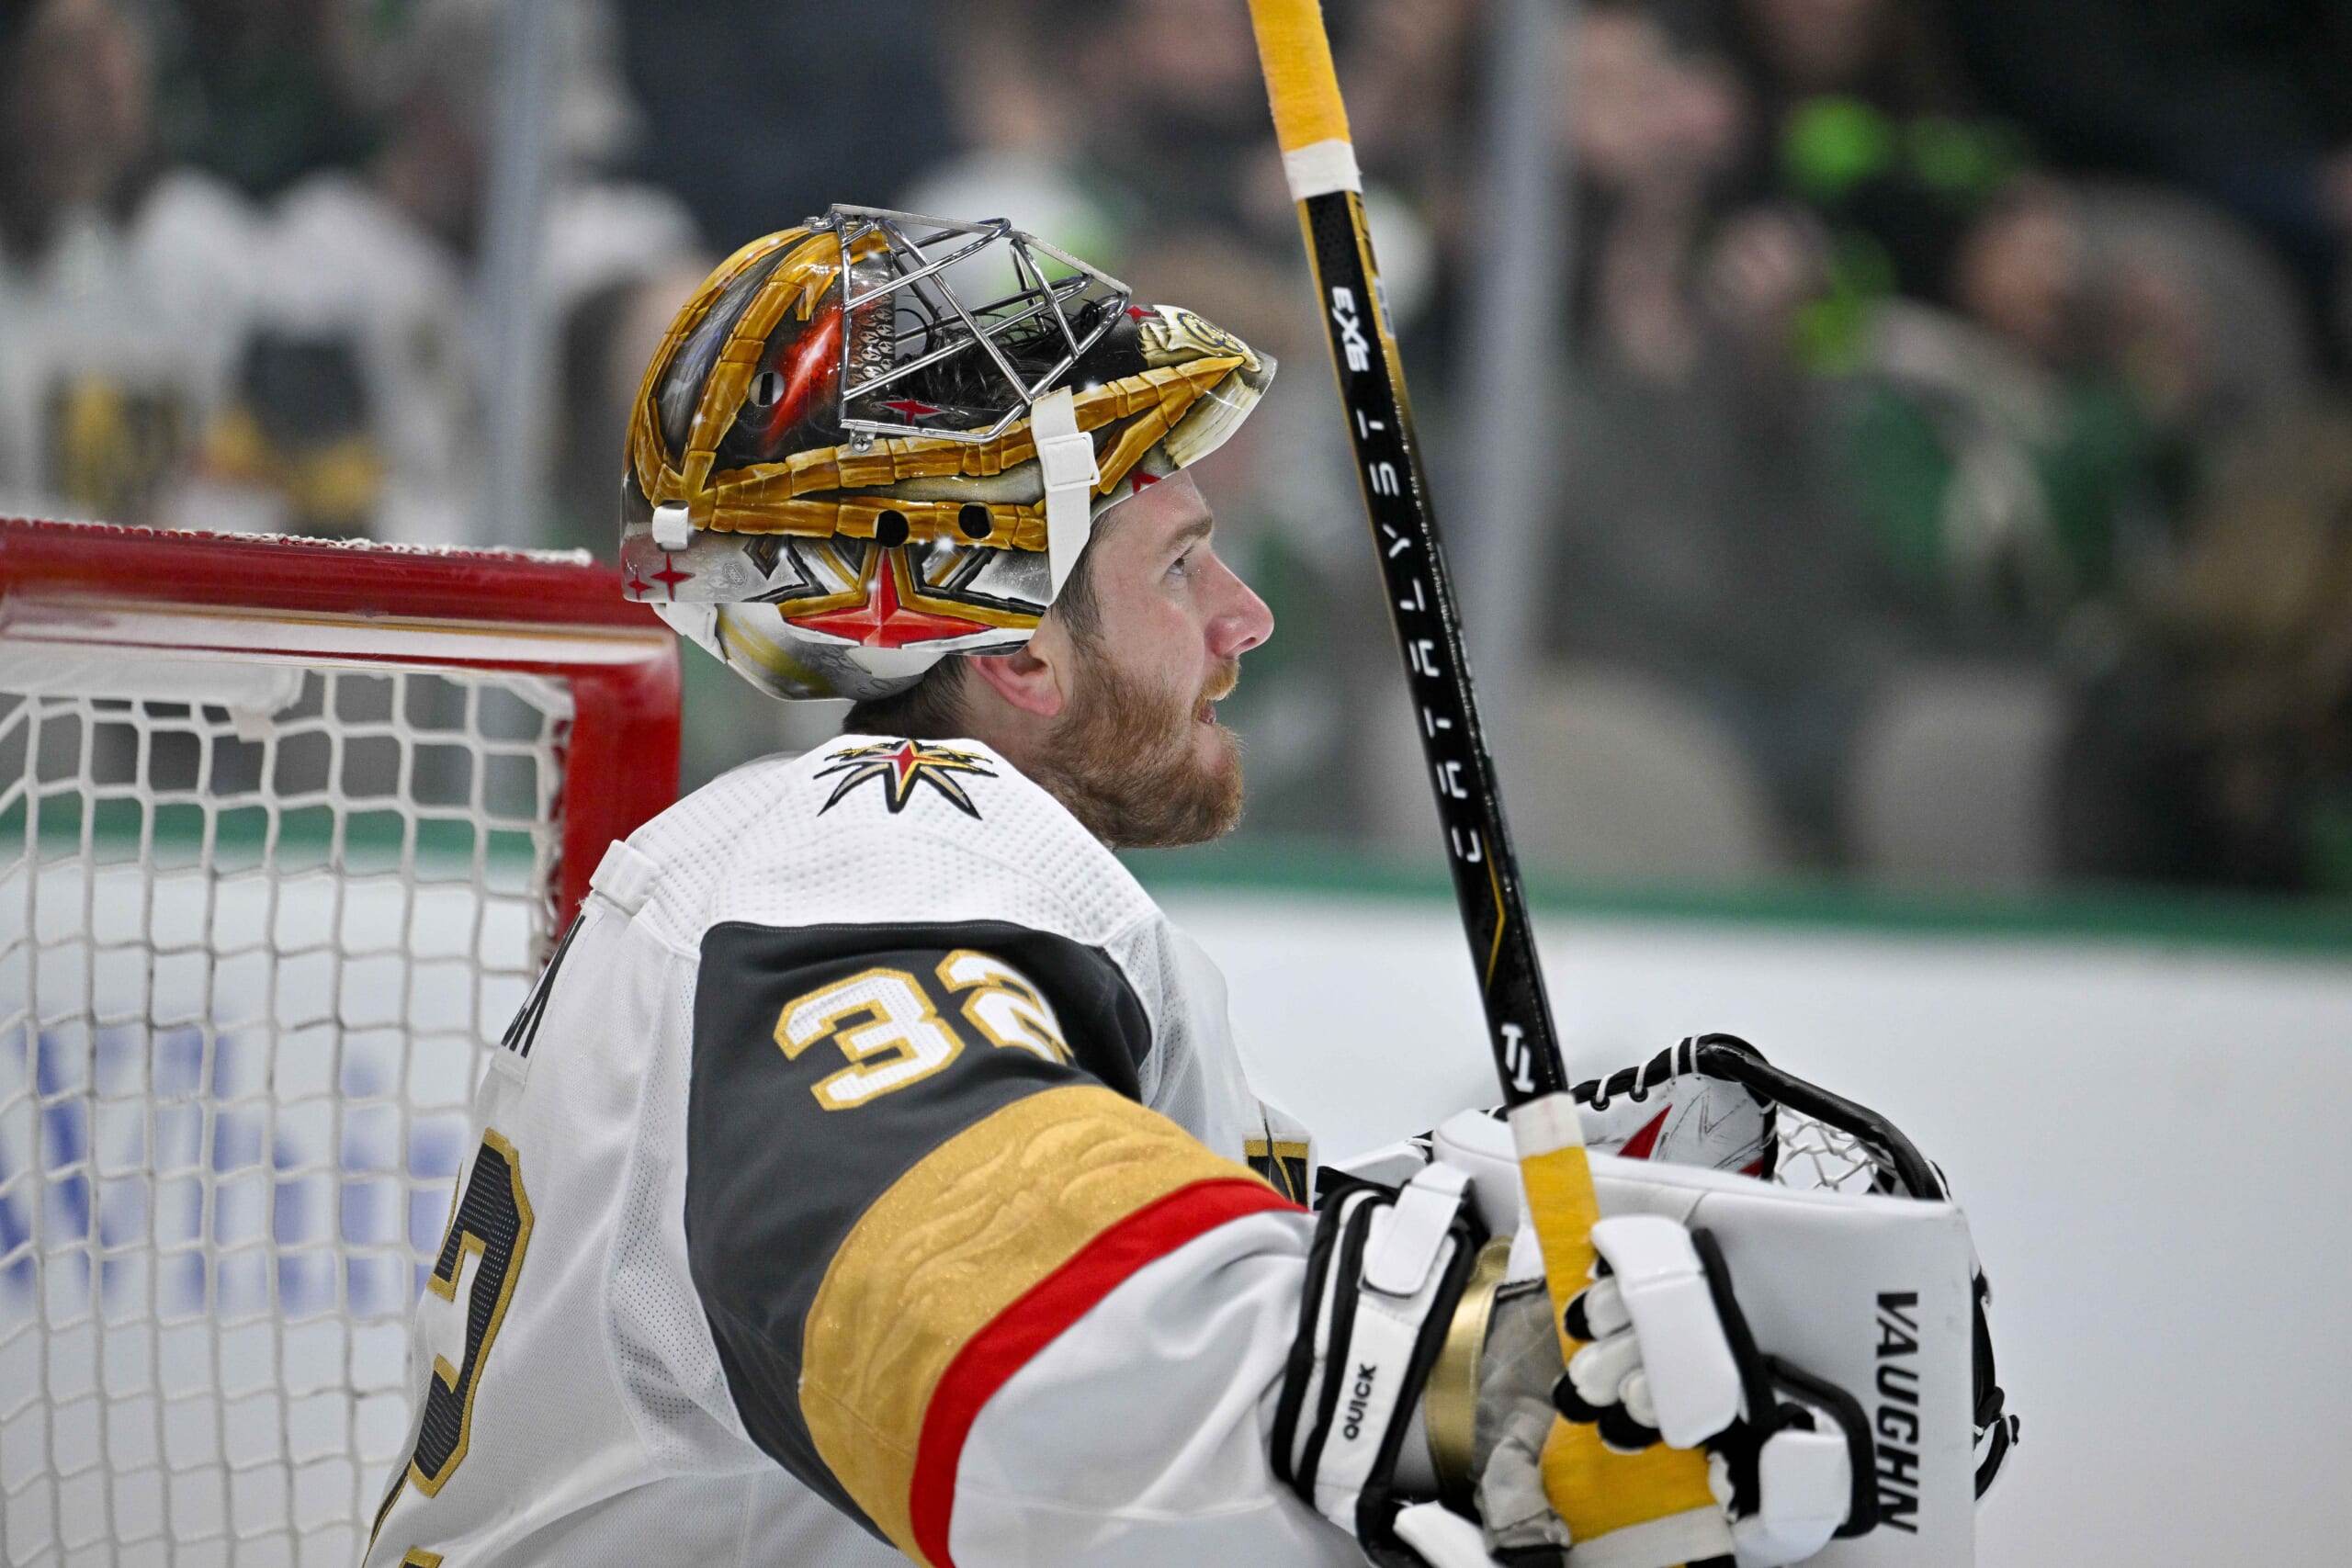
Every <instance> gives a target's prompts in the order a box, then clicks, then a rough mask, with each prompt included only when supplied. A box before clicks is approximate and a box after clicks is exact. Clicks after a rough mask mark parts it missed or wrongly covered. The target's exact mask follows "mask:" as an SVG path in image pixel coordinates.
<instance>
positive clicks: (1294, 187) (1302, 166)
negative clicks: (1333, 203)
mask: <svg viewBox="0 0 2352 1568" xmlns="http://www.w3.org/2000/svg"><path fill="white" fill-rule="evenodd" d="M1283 175H1284V177H1286V178H1287V179H1288V180H1289V181H1290V197H1291V199H1292V200H1293V201H1305V200H1306V198H1307V197H1310V196H1329V195H1330V194H1331V193H1332V192H1333V191H1335V190H1362V189H1363V172H1362V171H1360V170H1359V169H1357V167H1356V150H1355V148H1354V147H1353V146H1352V145H1351V144H1350V143H1348V142H1345V141H1338V140H1336V139H1335V140H1333V141H1314V142H1309V143H1308V144H1307V145H1306V146H1304V147H1302V148H1300V149H1299V150H1298V151H1297V152H1285V153H1283Z"/></svg>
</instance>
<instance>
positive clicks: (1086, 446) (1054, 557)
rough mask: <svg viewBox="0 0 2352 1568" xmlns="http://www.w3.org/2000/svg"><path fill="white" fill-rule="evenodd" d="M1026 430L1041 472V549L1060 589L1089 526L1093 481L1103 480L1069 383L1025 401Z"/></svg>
mask: <svg viewBox="0 0 2352 1568" xmlns="http://www.w3.org/2000/svg"><path fill="white" fill-rule="evenodd" d="M1029 435H1030V439H1031V440H1033V441H1034V442H1035V443H1036V446H1037V466H1038V468H1040V469H1041V470H1043V472H1044V474H1045V477H1046V561H1047V564H1048V566H1049V567H1050V569H1051V570H1052V573H1053V585H1054V592H1055V593H1056V594H1059V593H1060V592H1061V591H1062V584H1063V582H1064V581H1068V579H1069V574H1070V573H1071V571H1073V570H1076V568H1077V566H1078V558H1079V556H1080V554H1082V553H1083V552H1084V551H1085V549H1086V539H1087V536H1088V535H1089V534H1090V533H1091V532H1092V530H1093V526H1094V487H1095V486H1096V485H1098V484H1100V483H1102V481H1103V471H1102V469H1101V468H1097V467H1096V466H1095V462H1094V438H1093V437H1092V436H1091V435H1088V434H1086V433H1085V432H1083V431H1081V430H1080V429H1079V428H1078V409H1077V406H1076V404H1075V402H1074V400H1072V398H1071V396H1070V389H1069V388H1068V387H1059V388H1057V389H1054V390H1053V391H1050V392H1047V393H1046V395H1045V396H1044V397H1042V398H1039V399H1038V400H1036V401H1035V402H1033V403H1031V404H1030V405H1029Z"/></svg>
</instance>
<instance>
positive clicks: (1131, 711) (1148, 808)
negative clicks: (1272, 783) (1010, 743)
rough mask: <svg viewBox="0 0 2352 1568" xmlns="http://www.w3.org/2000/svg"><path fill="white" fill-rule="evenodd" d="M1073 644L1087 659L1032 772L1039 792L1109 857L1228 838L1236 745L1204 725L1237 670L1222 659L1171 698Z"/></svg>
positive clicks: (1103, 652)
mask: <svg viewBox="0 0 2352 1568" xmlns="http://www.w3.org/2000/svg"><path fill="white" fill-rule="evenodd" d="M1079 640H1080V642H1081V644H1082V646H1083V647H1084V649H1085V652H1086V653H1087V654H1088V656H1089V657H1087V658H1085V659H1082V660H1080V661H1079V669H1080V671H1082V673H1081V675H1080V680H1079V683H1078V689H1077V691H1076V693H1075V694H1073V696H1072V698H1071V701H1070V705H1069V713H1068V714H1067V715H1066V716H1065V717H1064V718H1063V720H1062V723H1061V727H1060V729H1059V731H1058V732H1057V734H1056V736H1055V737H1054V743H1053V744H1052V745H1051V746H1050V747H1048V748H1047V749H1046V753H1045V755H1044V756H1042V757H1040V758H1038V759H1036V760H1035V761H1033V762H1032V764H1031V767H1030V772H1031V773H1033V774H1034V775H1035V777H1036V781H1037V783H1038V784H1042V785H1044V786H1045V788H1046V790H1047V791H1048V792H1049V793H1050V794H1052V795H1054V797H1055V798H1056V799H1057V800H1059V801H1060V802H1061V803H1062V804H1063V805H1064V806H1066V807H1069V812H1070V815H1071V816H1073V817H1075V818H1078V819H1079V821H1080V823H1081V824H1082V825H1083V826H1084V827H1085V829H1086V830H1087V831H1088V832H1090V833H1092V834H1093V835H1094V836H1095V837H1096V838H1098V839H1100V840H1103V842H1104V843H1106V844H1108V845H1110V846H1111V847H1112V848H1113V849H1126V850H1159V849H1175V848H1178V847H1180V846H1182V845H1185V844H1200V843H1205V842H1207V841H1208V840H1211V839H1214V838H1217V837H1219V836H1220V835H1222V834H1225V833H1227V832H1230V831H1231V830H1232V829H1233V825H1234V824H1235V823H1236V822H1238V821H1239V820H1240V819H1241V739H1240V737H1238V736H1237V735H1236V734H1234V733H1233V731H1232V730H1230V729H1227V728H1226V727H1225V726H1223V725H1221V724H1219V723H1217V722H1216V718H1215V717H1214V716H1205V717H1204V715H1208V705H1209V704H1211V703H1213V702H1216V700H1217V699H1218V698H1220V697H1223V696H1224V695H1225V694H1227V693H1228V692H1230V691H1232V690H1233V687H1234V684H1235V682H1237V681H1238V680H1239V679H1240V675H1241V666H1240V662H1239V661H1238V660H1227V661H1226V662H1225V663H1224V664H1222V665H1220V666H1219V667H1218V668H1217V670H1216V672H1215V673H1214V674H1212V675H1211V676H1210V677H1209V679H1208V681H1207V682H1205V683H1204V685H1203V686H1202V688H1201V689H1200V690H1199V691H1197V692H1192V693H1179V692H1171V691H1168V690H1166V689H1164V688H1161V687H1159V686H1156V685H1153V684H1152V683H1150V682H1147V681H1145V680H1143V679H1141V678H1140V677H1137V676H1136V675H1133V674H1130V673H1129V672H1127V671H1124V670H1122V669H1120V668H1119V667H1118V665H1117V663H1116V662H1115V660H1114V658H1113V656H1112V653H1111V650H1110V649H1108V648H1104V647H1102V646H1100V645H1097V644H1096V643H1094V642H1093V640H1092V639H1091V638H1085V637H1080V639H1079ZM1204 729H1205V730H1207V731H1208V733H1209V735H1210V738H1211V742H1212V743H1211V746H1210V748H1209V750H1210V755H1209V757H1208V758H1207V759H1206V760H1205V761H1204V759H1203V758H1202V756H1201V750H1202V747H1201V741H1200V736H1201V732H1202V731H1203V730H1204Z"/></svg>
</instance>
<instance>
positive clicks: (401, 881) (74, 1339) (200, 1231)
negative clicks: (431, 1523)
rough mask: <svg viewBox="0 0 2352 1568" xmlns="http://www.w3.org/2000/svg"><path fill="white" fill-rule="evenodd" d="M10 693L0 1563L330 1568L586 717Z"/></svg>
mask: <svg viewBox="0 0 2352 1568" xmlns="http://www.w3.org/2000/svg"><path fill="white" fill-rule="evenodd" d="M15 674H16V671H0V857H6V859H5V862H0V1563H5V1564H6V1568H22V1565H28V1564H35V1563H39V1564H44V1565H47V1564H58V1565H65V1564H81V1563H98V1562H124V1563H149V1562H153V1563H166V1562H168V1563H227V1562H237V1563H241V1564H242V1563H287V1564H294V1563H303V1564H309V1563H329V1562H332V1563H335V1564H347V1563H348V1562H352V1561H353V1560H354V1559H355V1558H356V1555H357V1550H358V1546H359V1543H360V1541H361V1540H362V1538H363V1535H364V1530H365V1521H366V1520H368V1518H370V1517H372V1516H373V1513H374V1510H375V1506H376V1504H377V1503H378V1502H379V1499H380V1493H381V1489H382V1487H383V1485H384V1483H385V1481H386V1478H387V1477H388V1476H389V1475H390V1472H391V1467H392V1465H393V1463H394V1462H395V1460H396V1458H397V1457H398V1455H399V1452H400V1450H401V1445H402V1443H403V1440H404V1438H405V1436H406V1429H407V1426H408V1416H409V1413H408V1408H407V1404H408V1401H407V1388H408V1384H409V1379H408V1374H407V1371H406V1366H405V1360H406V1351H407V1344H406V1338H407V1336H406V1322H407V1316H408V1312H409V1306H410V1303H412V1302H413V1299H414V1297H415V1294H416V1291H417V1289H418V1285H419V1282H420V1280H421V1279H422V1277H423V1271H424V1269H425V1268H426V1267H427V1266H428V1265H429V1262H430V1259H431V1256H432V1250H433V1248H434V1247H435V1244H436V1243H437V1241H438V1239H439V1233H440V1230H441V1228H442V1225H443V1224H444V1223H445V1221H446V1220H447V1215H448V1211H449V1201H450V1185H451V1179H452V1178H453V1176H454V1175H455V1173H456V1171H457V1169H458V1165H459V1163H460V1160H461V1159H462V1156H463V1155H464V1153H465V1140H466V1135H467V1127H468V1113H467V1103H468V1100H469V1097H470V1092H471V1086H472V1082H473V1079H474V1075H475V1069H476V1066H477V1063H478V1061H479V1054H480V1053H481V1051H482V1050H484V1049H485V1048H486V1047H487V1046H488V1045H489V1044H490V1043H493V1042H494V1041H495V1040H496V1039H497V1036H498V1033H499V1032H500V1031H501V1029H502V1028H503V1025H504V1023H505V1021H506V1019H507V1017H508V1016H509V1015H510V1014H511V1013H512V1012H513V1011H514V1010H515V1008H516V1007H517V1006H518V1005H519V1004H520V1002H521V1000H522V998H523V997H524V995H525V993H526V990H527V988H528V986H529V983H530V981H531V978H532V976H533V975H534V973H535V970H536V965H537V958H538V956H539V955H540V954H541V953H544V951H545V949H546V946H547V943H548V938H549V936H550V934H551V933H550V929H549V928H550V924H551V919H552V915H553V909H552V903H551V892H550V890H551V888H552V887H553V886H554V873H555V869H556V866H555V862H556V854H557V850H558V845H559V840H560V832H559V825H558V794H559V787H560V758H561V756H562V752H563V748H564V744H565V740H566V739H567V732H568V728H569V724H570V715H571V705H570V699H569V696H568V694H566V693H565V692H564V691H563V690H562V689H561V688H560V687H559V686H557V685H554V684H552V683H550V682H544V681H538V680H534V679H531V678H528V677H520V676H514V675H503V674H468V675H448V674H441V673H433V672H427V671H387V672H372V671H343V670H324V671H321V670H316V669H313V670H311V671H308V672H306V673H301V674H300V677H299V687H298V686H297V684H296V677H295V676H293V675H288V676H287V678H286V682H285V686H284V690H285V691H286V692H288V693H289V694H290V693H292V692H294V691H296V690H298V689H299V692H300V696H299V698H298V699H297V700H295V701H294V702H293V704H292V705H291V706H288V707H286V708H284V709H283V710H282V711H279V712H277V713H276V714H274V715H270V716H261V715H257V714H255V713H253V712H251V711H232V709H230V708H227V707H218V706H209V705H205V704H204V703H203V702H201V701H197V702H192V703H165V702H159V701H154V700H152V699H145V700H142V699H135V698H128V697H112V698H110V697H106V696H98V695H91V694H88V693H87V692H86V691H84V692H71V691H63V692H61V691H58V690H55V689H51V690H47V691H44V692H43V693H42V694H24V693H22V692H18V693H14V694H12V693H9V692H8V691H7V690H6V687H7V685H8V683H9V681H10V679H11V678H12V676H14V675H15ZM59 684H61V683H60V682H55V681H51V682H48V685H49V686H50V687H51V688H55V687H57V686H58V685H59ZM64 684H71V682H64ZM96 689H98V690H107V689H112V690H118V691H119V690H139V691H147V692H151V693H152V692H153V691H154V690H156V689H157V687H156V685H155V683H154V682H152V681H150V682H138V681H132V682H129V683H128V684H127V685H126V684H118V685H115V686H113V687H111V688H109V687H107V686H106V685H105V684H104V683H103V682H100V683H99V685H98V686H97V688H96ZM166 689H168V688H166Z"/></svg>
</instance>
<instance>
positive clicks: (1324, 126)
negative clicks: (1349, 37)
mask: <svg viewBox="0 0 2352 1568" xmlns="http://www.w3.org/2000/svg"><path fill="white" fill-rule="evenodd" d="M1250 26H1251V27H1252V28H1255V29H1256V30H1257V34H1258V61H1259V63H1260V64H1261V66H1262V67H1263V68H1264V70H1265V73H1266V95H1267V96H1268V97H1270V98H1272V100H1273V106H1274V140H1275V141H1278V142H1280V143H1281V144H1282V150H1283V152H1297V151H1298V150H1299V149H1300V148H1302V147H1312V146H1314V145H1315V144H1316V143H1317V142H1318V141H1347V140H1349V138H1348V110H1347V106H1346V105H1344V104H1342V103H1341V102H1340V77H1339V73H1338V72H1336V71H1334V70H1333V69H1332V66H1331V40H1330V39H1329V37H1327V36H1326V35H1325V33H1324V31H1323V7H1322V6H1321V5H1320V3H1319V0H1250Z"/></svg>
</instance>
